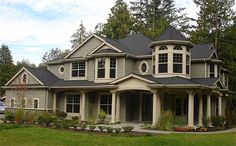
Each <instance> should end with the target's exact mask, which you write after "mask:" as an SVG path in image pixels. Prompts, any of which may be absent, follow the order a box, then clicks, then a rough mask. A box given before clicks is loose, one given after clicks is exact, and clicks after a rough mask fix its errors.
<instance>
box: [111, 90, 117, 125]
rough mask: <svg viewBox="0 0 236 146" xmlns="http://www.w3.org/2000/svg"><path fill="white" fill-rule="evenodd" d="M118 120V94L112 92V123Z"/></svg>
mask: <svg viewBox="0 0 236 146" xmlns="http://www.w3.org/2000/svg"><path fill="white" fill-rule="evenodd" d="M115 120H116V92H112V105H111V123H115Z"/></svg>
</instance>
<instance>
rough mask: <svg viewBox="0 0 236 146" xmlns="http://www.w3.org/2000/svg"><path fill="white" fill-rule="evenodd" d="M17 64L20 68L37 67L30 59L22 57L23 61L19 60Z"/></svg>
mask: <svg viewBox="0 0 236 146" xmlns="http://www.w3.org/2000/svg"><path fill="white" fill-rule="evenodd" d="M16 66H17V67H19V68H22V67H36V65H35V64H32V63H30V61H29V60H28V59H22V60H21V61H17V62H16Z"/></svg>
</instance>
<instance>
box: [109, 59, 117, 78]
mask: <svg viewBox="0 0 236 146" xmlns="http://www.w3.org/2000/svg"><path fill="white" fill-rule="evenodd" d="M115 77H116V59H115V58H110V78H115Z"/></svg>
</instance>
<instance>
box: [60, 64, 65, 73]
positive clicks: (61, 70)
mask: <svg viewBox="0 0 236 146" xmlns="http://www.w3.org/2000/svg"><path fill="white" fill-rule="evenodd" d="M59 71H60V73H61V74H63V73H64V71H65V68H64V66H60V68H59Z"/></svg>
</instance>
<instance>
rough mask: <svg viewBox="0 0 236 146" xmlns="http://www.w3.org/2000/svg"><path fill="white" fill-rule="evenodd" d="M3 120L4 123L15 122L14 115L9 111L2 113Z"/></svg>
mask: <svg viewBox="0 0 236 146" xmlns="http://www.w3.org/2000/svg"><path fill="white" fill-rule="evenodd" d="M4 119H5V121H10V122H11V123H14V121H15V115H14V113H13V112H11V111H6V112H5V113H4Z"/></svg>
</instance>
